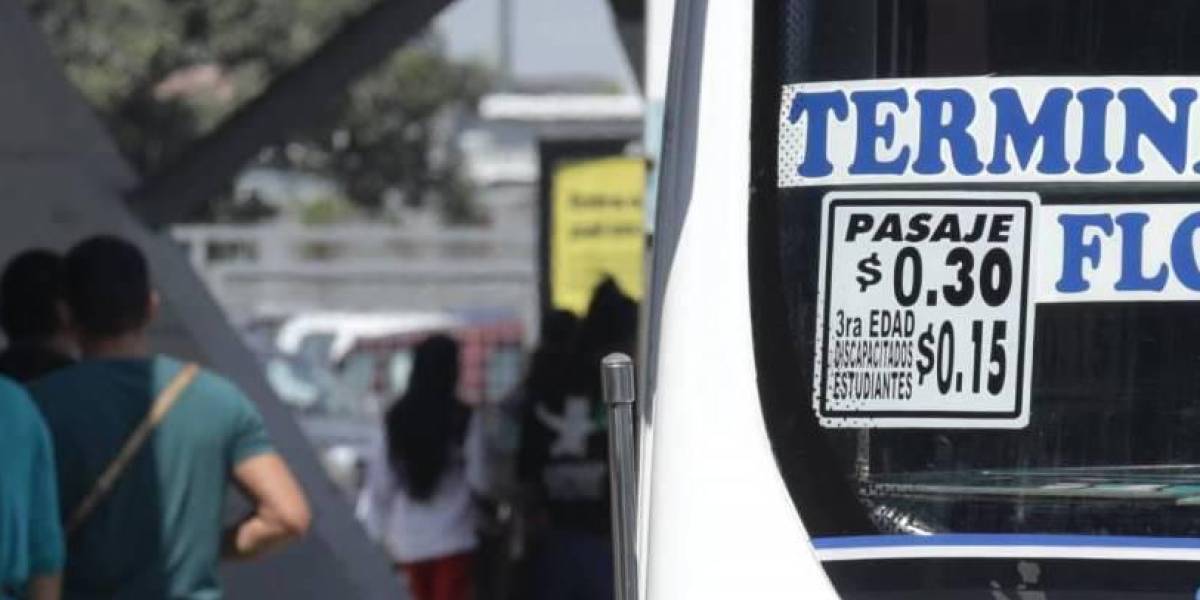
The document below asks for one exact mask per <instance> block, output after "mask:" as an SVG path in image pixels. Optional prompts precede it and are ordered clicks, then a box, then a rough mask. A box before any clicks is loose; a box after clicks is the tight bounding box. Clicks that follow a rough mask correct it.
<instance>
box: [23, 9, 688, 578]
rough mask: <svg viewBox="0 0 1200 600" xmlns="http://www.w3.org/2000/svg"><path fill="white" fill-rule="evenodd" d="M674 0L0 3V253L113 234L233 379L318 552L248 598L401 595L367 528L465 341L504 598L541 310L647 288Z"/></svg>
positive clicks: (169, 331) (310, 546)
mask: <svg viewBox="0 0 1200 600" xmlns="http://www.w3.org/2000/svg"><path fill="white" fill-rule="evenodd" d="M670 4H673V3H671V2H654V1H651V2H649V5H647V2H646V1H644V0H457V1H450V0H403V1H401V0H105V1H104V2H96V1H95V0H2V1H0V46H2V47H3V51H2V52H0V81H3V82H4V83H3V84H0V131H2V132H4V133H3V134H0V193H3V194H4V195H5V202H4V203H3V204H4V206H3V208H2V209H0V219H2V221H0V222H2V223H3V227H4V232H5V235H4V236H2V237H3V238H4V239H3V240H0V257H7V256H11V255H12V254H13V253H14V252H16V251H17V250H20V249H23V248H26V247H29V246H35V245H39V246H50V247H55V248H60V249H61V248H65V247H66V246H68V245H69V244H70V243H72V242H73V241H75V240H78V239H79V238H80V237H82V236H83V235H86V234H89V233H93V232H98V231H106V232H116V233H120V234H122V235H125V236H127V237H130V238H132V239H135V240H137V241H138V242H139V243H140V244H141V245H142V246H143V247H145V248H146V249H148V250H149V253H150V254H151V261H152V268H153V270H154V275H155V278H156V281H157V283H158V286H159V287H160V291H161V292H162V294H163V296H164V301H165V311H164V318H163V319H161V321H162V322H161V323H159V324H158V325H157V326H156V330H155V342H156V345H157V346H158V349H160V350H163V351H166V352H170V353H173V354H176V355H178V356H182V357H186V358H195V359H198V360H201V361H203V362H204V363H205V364H207V365H210V366H211V367H212V368H214V369H215V370H217V371H220V372H222V373H225V374H226V375H228V376H230V377H231V378H233V379H235V380H236V381H237V382H238V383H239V384H240V385H241V386H242V387H243V388H245V389H246V390H247V391H248V392H249V393H250V395H251V396H252V397H253V398H254V400H255V401H256V402H257V403H258V404H259V405H260V408H261V409H262V411H263V413H264V416H265V417H266V419H267V420H268V424H269V427H270V429H271V432H272V435H273V436H274V437H275V438H276V441H277V444H278V445H279V447H280V448H281V450H282V451H283V452H284V454H285V456H286V457H287V458H288V460H289V462H290V463H292V464H293V466H294V467H295V469H296V470H297V471H298V473H299V475H300V478H301V479H302V481H303V483H304V485H305V487H306V489H307V490H308V491H309V493H310V494H311V495H312V496H313V502H314V504H315V505H316V508H317V513H318V521H317V525H316V529H315V531H314V534H313V536H311V538H310V539H309V540H308V541H306V542H305V543H304V544H303V545H302V546H300V547H298V548H296V549H293V550H289V551H288V552H287V554H286V556H284V557H283V558H282V559H280V560H277V561H273V562H271V563H270V564H261V565H252V566H238V567H232V568H230V569H229V570H228V571H227V573H226V575H227V578H228V581H229V594H230V596H231V597H234V598H237V597H251V596H257V595H262V594H264V593H267V592H268V591H269V592H270V593H271V595H273V596H283V597H300V596H301V595H302V596H304V597H328V596H331V595H333V594H340V595H342V596H346V597H356V598H357V597H363V598H368V597H380V598H382V597H398V596H397V595H396V593H395V592H396V583H395V578H394V577H392V576H391V573H390V571H389V567H388V564H387V560H386V558H384V557H383V556H382V552H381V551H380V549H379V548H378V547H377V546H375V545H374V544H372V543H370V542H369V541H367V539H366V537H365V536H364V535H363V534H362V531H361V530H360V529H359V528H358V525H357V522H356V521H355V519H354V512H355V505H356V503H358V498H359V493H360V491H361V489H362V486H363V477H364V472H365V468H366V465H365V460H366V454H367V452H368V451H369V448H371V447H372V446H373V445H375V444H378V443H379V441H380V439H379V438H380V436H381V435H382V433H383V429H382V427H381V415H383V414H384V413H385V412H386V411H387V409H388V408H389V406H390V403H391V402H393V401H394V400H395V399H396V398H397V397H399V396H400V395H402V394H403V392H404V389H405V386H406V385H407V381H408V376H409V372H410V369H411V367H412V351H413V348H414V347H415V346H416V344H418V343H419V342H420V341H421V340H423V339H425V338H426V337H428V336H430V335H432V334H435V333H448V334H450V335H451V336H452V337H454V338H455V339H456V340H458V342H459V343H460V345H461V348H462V353H461V365H460V370H461V373H462V377H461V381H460V389H459V393H460V395H461V397H462V398H463V400H464V401H465V402H467V403H468V404H470V405H472V406H473V407H475V408H477V409H478V410H477V412H479V413H480V414H481V415H483V418H482V422H483V423H484V424H485V427H484V430H485V435H484V439H485V442H486V450H487V456H488V461H489V462H488V465H489V467H488V469H487V473H486V474H485V478H486V479H487V481H486V482H485V484H484V485H483V487H485V488H486V490H485V491H486V492H487V494H490V495H491V496H492V497H491V498H490V500H491V501H493V506H492V507H491V513H490V515H489V517H490V518H491V520H490V521H489V522H488V526H489V527H491V528H492V530H491V535H493V540H492V541H493V542H494V544H495V546H496V547H495V548H493V549H492V550H493V551H494V555H495V556H494V560H495V562H496V564H497V565H499V566H498V568H497V570H496V573H497V574H496V575H495V576H494V579H493V580H490V581H487V583H485V584H484V585H482V586H480V587H481V588H483V589H481V590H480V594H479V595H480V597H507V596H506V594H507V593H508V591H507V588H506V584H505V582H504V580H505V578H506V577H507V575H505V573H504V565H506V564H508V561H511V560H513V557H519V555H520V552H521V548H520V544H521V540H520V536H519V532H516V533H514V532H513V531H512V518H511V507H509V506H508V505H507V504H506V502H507V501H508V498H509V497H508V494H509V493H510V489H509V487H510V486H511V483H512V477H513V476H512V469H513V464H512V463H513V456H514V453H515V451H516V445H517V438H518V436H519V432H518V423H517V421H518V419H517V418H516V417H515V416H514V414H513V410H512V409H511V407H510V406H508V404H507V403H509V402H510V399H511V398H512V396H513V394H514V392H515V391H516V390H517V388H518V386H519V384H520V382H521V380H522V378H523V377H524V375H525V371H526V367H527V364H528V357H529V353H530V351H531V350H532V349H533V348H534V347H535V345H536V343H537V341H538V339H539V333H540V330H541V321H542V318H543V315H545V314H548V312H549V311H552V310H556V309H557V310H566V311H570V312H574V313H576V314H581V313H582V312H583V311H584V310H585V309H586V307H587V303H588V301H589V299H590V297H591V294H592V290H593V289H594V288H595V286H596V285H597V284H598V283H599V282H600V281H601V280H602V279H603V278H605V277H606V276H611V277H612V278H613V279H614V280H615V281H616V283H617V284H618V286H619V287H620V288H621V290H622V291H623V292H624V293H625V294H626V295H628V296H630V297H631V298H633V299H635V300H640V299H641V297H642V293H643V287H644V285H643V282H644V280H645V272H644V268H643V265H644V263H645V258H644V257H645V250H646V247H647V235H648V232H647V226H646V223H648V222H651V221H652V219H650V218H649V217H648V209H647V206H648V205H652V202H648V201H647V182H648V181H651V180H652V179H653V177H652V174H653V166H654V164H655V160H654V157H655V153H656V147H657V144H658V138H659V137H660V136H659V130H660V127H661V114H662V96H663V94H664V90H665V82H666V60H665V56H666V54H667V47H668V45H669V22H670V17H669V14H670V7H669V5H670Z"/></svg>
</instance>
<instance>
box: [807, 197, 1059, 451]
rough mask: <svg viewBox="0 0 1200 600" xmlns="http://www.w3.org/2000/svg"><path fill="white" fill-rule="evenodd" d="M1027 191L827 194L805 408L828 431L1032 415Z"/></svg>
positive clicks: (1009, 424)
mask: <svg viewBox="0 0 1200 600" xmlns="http://www.w3.org/2000/svg"><path fill="white" fill-rule="evenodd" d="M1038 205H1039V201H1038V197H1037V195H1036V194H1032V193H1025V192H833V193H830V194H828V195H826V197H825V199H824V206H823V215H822V221H821V229H822V242H821V258H820V272H819V279H820V283H819V291H818V297H817V332H818V335H817V340H816V349H817V351H816V355H815V360H816V364H815V370H814V394H813V408H814V410H815V411H816V412H817V416H818V418H819V419H820V421H821V424H822V425H823V426H825V427H832V428H861V427H880V428H992V429H1012V428H1021V427H1024V426H1025V425H1027V424H1028V421H1029V388H1030V365H1031V359H1030V354H1031V347H1032V332H1033V321H1034V304H1033V302H1032V297H1031V289H1030V286H1031V277H1032V268H1031V263H1030V261H1031V258H1032V245H1033V243H1034V239H1035V231H1034V229H1035V226H1036V223H1037V222H1038V219H1037V215H1038V212H1037V211H1038Z"/></svg>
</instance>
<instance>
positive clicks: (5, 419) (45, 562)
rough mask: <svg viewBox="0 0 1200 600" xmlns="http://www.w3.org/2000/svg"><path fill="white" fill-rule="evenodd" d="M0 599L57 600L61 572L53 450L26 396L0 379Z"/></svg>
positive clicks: (21, 390)
mask: <svg viewBox="0 0 1200 600" xmlns="http://www.w3.org/2000/svg"><path fill="white" fill-rule="evenodd" d="M0 425H2V426H3V431H4V433H3V435H0V599H3V600H15V599H16V598H28V599H29V600H57V599H58V598H59V589H60V586H61V577H60V573H61V571H62V567H63V539H62V535H63V534H62V527H61V526H60V525H59V514H58V488H57V485H56V484H55V481H54V451H53V449H52V448H51V445H50V435H49V433H48V432H47V431H46V425H45V423H43V422H42V416H41V415H40V414H38V411H37V408H35V407H34V405H33V402H32V401H30V399H29V394H28V393H26V392H25V390H24V389H23V388H21V387H20V386H18V385H17V384H16V383H14V382H12V381H10V380H8V379H5V378H2V377H0Z"/></svg>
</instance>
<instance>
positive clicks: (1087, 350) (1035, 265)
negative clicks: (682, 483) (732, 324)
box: [750, 0, 1200, 598]
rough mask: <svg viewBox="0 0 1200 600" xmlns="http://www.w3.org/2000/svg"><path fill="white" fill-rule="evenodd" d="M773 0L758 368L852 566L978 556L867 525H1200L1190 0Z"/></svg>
mask: <svg viewBox="0 0 1200 600" xmlns="http://www.w3.org/2000/svg"><path fill="white" fill-rule="evenodd" d="M756 6H757V15H756V36H755V40H756V42H755V45H756V48H755V72H754V82H755V83H754V97H753V105H754V108H753V115H754V116H753V125H752V127H753V130H752V138H753V152H754V156H752V165H753V167H752V173H754V177H755V178H756V181H754V182H753V183H754V185H753V186H752V192H751V236H750V238H751V242H750V243H751V253H750V256H751V265H750V271H751V281H752V285H751V291H752V295H753V300H754V302H753V307H754V314H753V319H754V330H755V345H756V354H757V362H758V368H759V373H760V392H761V397H762V403H763V409H764V414H765V416H766V419H767V428H768V431H769V433H770V435H771V437H772V442H773V445H774V448H775V452H776V457H777V460H778V463H779V465H780V469H781V471H782V472H783V475H784V477H785V479H786V480H787V483H788V486H789V491H790V492H791V494H792V496H793V499H794V500H795V503H796V505H797V508H798V510H799V511H800V514H801V517H802V518H803V520H804V522H805V525H806V526H807V528H808V529H809V531H810V533H811V534H812V535H813V537H814V538H815V542H814V543H815V544H816V545H817V548H818V551H819V553H821V550H822V549H823V548H825V549H832V550H830V552H827V553H824V554H822V557H823V558H824V559H826V561H827V562H826V566H827V568H828V569H829V571H830V573H831V575H833V577H834V581H835V583H836V584H837V585H838V588H839V590H840V591H842V592H843V593H846V592H847V590H851V591H853V590H858V591H860V592H864V593H865V591H868V590H870V589H874V590H875V591H896V590H897V589H901V588H902V586H899V584H893V583H888V582H889V581H892V582H894V581H899V580H902V579H904V578H905V577H910V578H916V579H919V578H920V577H925V578H926V579H925V580H924V581H925V584H928V585H931V586H932V587H934V588H936V587H938V586H939V585H944V586H946V589H949V587H948V586H950V584H948V583H945V582H946V581H950V580H952V579H954V578H955V577H964V575H962V574H961V573H963V572H969V571H970V569H965V570H960V572H959V574H957V575H955V574H951V573H949V572H948V570H947V569H946V568H945V567H946V565H945V564H944V563H943V564H942V565H941V567H938V569H939V570H938V571H937V572H936V573H934V574H932V575H931V574H930V572H927V571H925V570H923V569H924V567H922V568H917V569H912V570H911V572H912V573H922V575H916V574H912V575H904V574H902V571H903V570H904V569H902V568H897V567H898V566H901V563H896V562H894V561H893V562H892V563H890V564H891V567H890V569H891V570H889V571H887V572H888V573H890V574H891V575H892V576H894V578H893V579H889V578H888V577H881V578H875V579H874V580H873V581H874V582H873V583H867V582H864V581H863V579H864V578H863V576H862V573H861V572H859V573H858V574H857V575H855V576H854V577H850V576H849V575H846V573H848V572H849V571H847V566H846V565H847V564H848V563H846V562H844V561H839V562H833V559H832V558H830V557H833V556H834V555H835V552H833V550H837V549H845V548H846V547H847V544H848V543H849V542H847V541H846V540H848V539H852V538H858V539H865V538H868V537H871V538H878V537H881V536H913V537H932V538H937V539H939V540H941V541H940V542H939V543H942V544H960V543H961V544H966V543H968V542H970V540H979V539H982V538H972V537H970V536H981V535H983V536H989V537H987V544H988V545H991V546H997V545H1001V546H1002V545H1006V544H1018V543H1019V544H1024V546H1023V547H1029V546H1038V545H1046V544H1048V545H1054V544H1058V545H1060V546H1062V545H1067V546H1070V545H1078V544H1085V545H1086V544H1099V545H1104V546H1105V547H1108V546H1111V545H1113V544H1115V542H1111V540H1124V541H1123V542H1121V544H1118V545H1124V546H1129V545H1131V544H1132V545H1141V546H1145V547H1155V544H1162V543H1163V542H1162V540H1175V542H1172V544H1175V545H1173V546H1171V547H1172V548H1175V549H1177V550H1178V549H1180V548H1185V549H1189V550H1191V549H1195V548H1200V542H1197V543H1195V544H1192V542H1191V540H1192V539H1193V538H1196V539H1200V306H1198V305H1197V304H1196V301H1197V300H1200V269H1198V268H1197V264H1198V259H1197V256H1198V255H1197V252H1196V249H1197V246H1196V239H1197V236H1196V234H1197V229H1200V174H1198V173H1200V164H1198V163H1200V129H1198V128H1200V104H1197V95H1198V94H1197V91H1198V90H1200V36H1196V35H1195V34H1194V32H1195V31H1196V26H1197V25H1200V4H1196V3H1193V2H1185V1H1182V0H1178V1H1176V0H1165V1H1161V2H1153V3H1145V2H1133V1H1123V2H1122V1H1088V0H1082V1H1080V0H1049V1H1047V0H759V2H758V3H757V5H756ZM963 536H967V537H963ZM1005 536H1009V537H1005ZM1100 538H1105V539H1100ZM828 540H834V541H828ZM838 540H841V541H838ZM964 540H967V541H964ZM1013 540H1016V541H1013ZM1081 540H1083V541H1081ZM1097 540H1099V541H1097ZM1105 540H1108V541H1105ZM1129 540H1141V541H1138V542H1130V541H1129ZM1110 542H1111V543H1110ZM896 543H897V542H894V541H889V542H886V544H891V545H892V546H893V547H894V545H895V544H896ZM970 543H974V542H970ZM886 544H885V543H883V542H879V543H877V544H876V545H875V546H872V547H879V546H882V545H886ZM856 548H858V547H857V546H856ZM859 549H860V550H861V548H859ZM1038 552H1040V551H1038ZM885 554H886V553H885ZM893 554H894V552H893ZM967 554H970V553H969V552H967ZM1034 554H1037V553H1036V552H1035V553H1034ZM960 555H963V553H960ZM856 556H860V557H863V556H868V557H869V556H875V555H872V554H870V552H867V554H861V553H860V554H859V555H856ZM972 556H974V555H972ZM1007 556H1016V554H1014V553H1012V552H1010V553H1009V554H1008V555H1007ZM893 558H895V556H893ZM904 558H905V559H908V558H911V556H908V555H905V556H904ZM980 558H984V557H983V556H980ZM983 562H986V561H983ZM903 564H904V565H908V566H912V565H911V564H909V563H903ZM972 564H973V565H975V566H978V565H980V564H983V563H982V562H976V563H972ZM1123 564H1130V563H1123ZM1188 564H1189V565H1190V564H1193V563H1188ZM931 568H932V567H931ZM989 568H990V567H989ZM995 568H996V569H997V571H995V572H992V573H989V574H988V575H987V576H986V577H982V578H981V579H978V580H977V581H976V580H972V581H971V582H970V583H963V582H962V581H959V584H960V585H961V586H962V587H960V588H956V589H957V590H958V592H961V591H962V590H963V589H974V590H978V591H981V592H995V593H997V594H999V593H1002V591H1003V590H1002V588H1003V589H1013V590H1015V589H1016V588H1015V587H1013V586H1010V585H1009V584H1008V583H1006V581H1007V580H1006V579H1005V577H1007V575H1004V573H1009V572H1010V571H1011V572H1012V573H1013V577H1015V578H1016V579H1014V581H1015V582H1016V583H1014V584H1013V585H1016V584H1017V583H1020V584H1021V585H1026V586H1027V588H1021V589H1047V590H1049V589H1051V588H1038V587H1037V586H1036V585H1035V584H1037V583H1038V582H1037V581H1034V582H1029V581H1027V579H1028V578H1026V579H1021V577H1022V576H1023V574H1022V573H1019V572H1016V571H1013V570H1012V569H1013V568H1015V567H1012V566H1011V565H1002V566H997V567H995ZM1039 569H1041V570H1043V571H1045V572H1048V570H1047V569H1046V567H1045V565H1042V566H1041V567H1039ZM1177 571H1179V570H1178V569H1177ZM1182 572H1184V573H1190V575H1187V576H1180V575H1171V574H1169V573H1166V572H1164V573H1160V574H1159V575H1158V576H1160V578H1161V581H1162V582H1176V583H1178V582H1179V581H1181V580H1180V579H1179V578H1180V577H1183V578H1184V579H1186V580H1187V581H1189V583H1186V585H1185V587H1186V586H1191V587H1189V588H1187V590H1188V593H1189V594H1194V593H1195V581H1197V579H1196V577H1194V576H1195V575H1197V570H1196V569H1195V568H1192V567H1190V566H1189V567H1188V568H1187V569H1183V570H1182ZM839 573H841V574H842V575H844V576H845V577H843V578H840V576H839ZM995 573H1001V574H1000V575H996V574H995ZM1189 577H1190V579H1187V578H1189ZM867 579H870V578H867ZM1033 579H1035V580H1036V579H1041V583H1042V584H1044V583H1045V582H1046V579H1045V577H1034V578H1033ZM850 580H855V581H857V583H854V582H851V581H850ZM914 580H915V579H914ZM956 581H957V580H956ZM1093 581H1094V580H1093ZM1105 581H1108V580H1105ZM931 582H932V583H931ZM937 582H943V583H937ZM925 584H922V585H925ZM993 584H994V585H993ZM872 585H874V586H877V587H876V588H871V586H872ZM893 585H895V586H899V587H888V586H893ZM913 585H916V584H913ZM1064 585H1066V584H1064ZM1122 585H1125V584H1117V583H1111V582H1109V583H1103V582H1102V583H1098V584H1095V585H1094V586H1093V588H1091V589H1092V590H1093V592H1095V593H1097V594H1100V595H1095V596H1086V597H1106V596H1104V595H1103V593H1110V594H1115V595H1113V596H1111V597H1122V598H1130V597H1139V596H1137V594H1135V593H1133V592H1132V591H1131V590H1133V589H1134V588H1135V587H1136V585H1134V584H1128V585H1127V586H1125V587H1122ZM1138 585H1141V584H1138ZM1146 585H1148V586H1149V587H1146V586H1145V585H1143V586H1142V588H1139V589H1143V591H1145V590H1152V591H1156V592H1158V593H1161V592H1162V590H1164V589H1170V590H1172V591H1178V590H1179V589H1183V588H1170V587H1169V586H1170V585H1174V583H1162V585H1163V586H1167V587H1161V588H1156V587H1155V585H1158V584H1153V585H1151V584H1146ZM1181 585H1183V584H1181ZM1006 586H1007V587H1006ZM1130 586H1133V587H1130ZM1068 587H1069V586H1068ZM904 589H906V588H904ZM1063 589H1066V588H1063ZM1072 589H1073V588H1072ZM1118 592H1119V593H1118ZM853 596H854V595H853V594H850V596H848V597H853ZM871 597H876V596H871ZM878 597H884V596H878ZM928 597H935V596H928ZM946 597H968V596H956V595H954V594H950V595H948V596H946ZM980 597H987V596H980ZM993 597H1009V596H993ZM1011 597H1018V596H1016V595H1012V596H1011ZM1020 597H1026V596H1020ZM1039 597H1042V596H1039ZM1078 597H1084V596H1078ZM1147 597H1148V596H1147ZM1155 597H1157V596H1155ZM1188 597H1193V596H1191V595H1189V596H1188Z"/></svg>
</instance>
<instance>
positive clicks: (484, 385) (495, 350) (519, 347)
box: [339, 319, 524, 405]
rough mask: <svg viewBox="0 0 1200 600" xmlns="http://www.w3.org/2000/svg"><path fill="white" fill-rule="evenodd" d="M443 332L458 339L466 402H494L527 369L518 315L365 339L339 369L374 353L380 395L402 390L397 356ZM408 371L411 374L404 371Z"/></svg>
mask: <svg viewBox="0 0 1200 600" xmlns="http://www.w3.org/2000/svg"><path fill="white" fill-rule="evenodd" d="M439 333H440V334H445V335H449V336H450V337H452V338H454V339H455V340H456V341H458V343H459V384H458V393H459V396H460V398H461V399H462V400H463V402H465V403H467V404H472V405H474V404H481V403H484V402H496V401H499V400H501V399H502V398H503V397H504V396H505V395H507V394H508V393H509V392H511V391H512V388H513V387H515V386H516V384H517V383H518V382H519V380H520V376H521V372H522V369H523V356H524V350H523V348H524V347H523V343H524V327H522V325H521V322H520V321H519V320H516V319H497V320H489V321H478V322H470V321H467V322H464V323H463V324H462V325H460V326H458V327H456V328H454V329H451V330H430V331H422V332H419V333H406V334H402V335H389V336H380V337H374V338H363V339H361V340H360V341H359V342H358V343H356V344H355V345H354V346H353V347H352V348H351V349H350V351H349V352H348V353H347V354H346V358H345V359H343V360H342V364H341V365H339V368H340V367H341V366H343V365H345V363H346V362H347V361H348V360H351V359H352V358H354V357H361V356H362V355H369V356H371V357H373V359H374V360H373V365H374V377H373V378H372V382H371V388H372V389H373V390H374V391H375V392H376V393H378V394H380V395H381V396H382V397H385V398H389V399H392V397H393V396H397V395H399V392H398V390H403V389H404V387H405V386H406V385H407V382H398V381H393V378H394V377H395V376H396V375H397V374H396V372H395V369H394V368H393V366H394V364H395V361H396V360H397V359H398V357H402V356H405V355H408V356H411V353H412V351H413V349H414V348H415V347H416V346H417V344H420V343H421V341H422V340H424V339H425V338H427V337H429V336H431V335H435V334H439ZM404 375H405V376H406V375H407V373H405V374H404Z"/></svg>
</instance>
